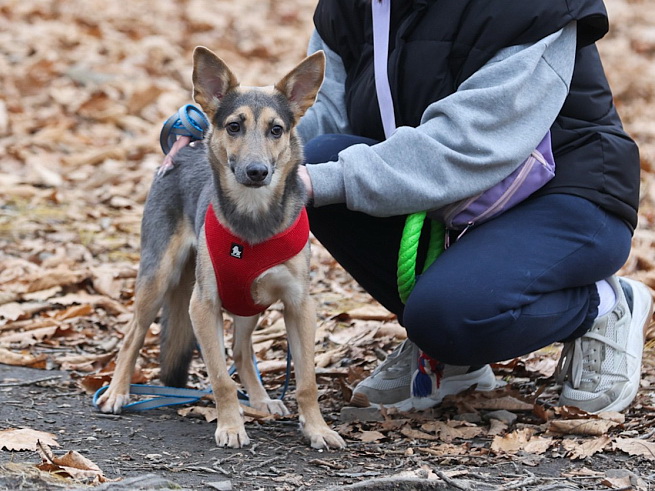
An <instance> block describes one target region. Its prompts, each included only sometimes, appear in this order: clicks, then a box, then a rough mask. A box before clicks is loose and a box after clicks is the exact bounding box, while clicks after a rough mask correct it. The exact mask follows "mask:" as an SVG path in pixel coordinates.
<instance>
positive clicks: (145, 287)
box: [97, 275, 164, 414]
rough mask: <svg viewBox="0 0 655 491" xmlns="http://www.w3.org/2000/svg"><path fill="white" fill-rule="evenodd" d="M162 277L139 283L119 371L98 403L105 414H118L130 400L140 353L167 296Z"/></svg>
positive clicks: (120, 352)
mask: <svg viewBox="0 0 655 491" xmlns="http://www.w3.org/2000/svg"><path fill="white" fill-rule="evenodd" d="M160 276H161V275H156V276H154V277H146V278H144V277H139V278H138V279H137V288H136V297H135V303H134V317H133V318H132V321H131V322H130V324H129V326H128V328H127V334H126V336H125V339H124V340H123V345H122V347H121V349H120V351H119V353H118V358H117V361H116V369H115V371H114V375H113V377H112V380H111V383H110V384H109V389H107V391H106V392H104V393H103V394H102V395H101V396H100V398H99V399H98V402H97V407H98V409H99V410H100V411H102V412H103V413H114V414H118V413H120V412H121V409H122V408H123V406H124V405H126V404H127V403H128V402H129V399H130V382H131V380H132V375H133V373H134V366H135V365H136V361H137V358H138V356H139V351H140V350H141V347H142V346H143V341H144V339H145V337H146V333H147V332H148V328H149V327H150V325H151V324H152V323H153V322H154V321H155V318H156V317H157V313H158V312H159V309H160V308H161V306H162V303H163V298H164V294H163V292H162V290H163V289H164V287H163V286H162V285H161V283H162V281H163V280H162V278H160Z"/></svg>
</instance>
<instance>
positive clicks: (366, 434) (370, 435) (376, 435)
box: [356, 431, 386, 443]
mask: <svg viewBox="0 0 655 491" xmlns="http://www.w3.org/2000/svg"><path fill="white" fill-rule="evenodd" d="M356 437H357V438H359V439H360V440H361V441H363V442H364V443H371V442H378V441H380V440H383V439H384V438H386V437H385V436H384V434H382V433H380V432H379V431H362V432H361V433H359V434H357V435H356Z"/></svg>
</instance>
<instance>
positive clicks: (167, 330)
mask: <svg viewBox="0 0 655 491" xmlns="http://www.w3.org/2000/svg"><path fill="white" fill-rule="evenodd" d="M193 256H194V257H191V258H189V259H188V260H187V263H186V264H185V265H184V267H183V268H182V274H181V276H180V283H179V285H178V287H177V288H174V289H169V291H168V292H167V293H166V299H165V301H164V307H163V311H162V316H161V335H160V339H161V352H160V366H161V372H160V374H159V378H160V380H161V382H162V383H163V384H164V385H168V386H170V387H184V386H186V382H187V378H188V375H189V364H190V363H191V359H192V358H193V352H194V350H195V348H196V339H195V336H194V334H193V326H192V324H191V318H190V317H189V301H190V299H191V293H192V292H193V282H194V277H195V275H194V264H195V255H193Z"/></svg>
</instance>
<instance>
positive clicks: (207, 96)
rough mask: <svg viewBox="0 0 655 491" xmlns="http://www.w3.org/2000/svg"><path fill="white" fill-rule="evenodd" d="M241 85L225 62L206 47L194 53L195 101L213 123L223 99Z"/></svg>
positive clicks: (199, 48)
mask: <svg viewBox="0 0 655 491" xmlns="http://www.w3.org/2000/svg"><path fill="white" fill-rule="evenodd" d="M237 85H239V82H238V81H237V78H236V77H235V76H234V74H233V73H232V72H231V71H230V69H229V68H228V67H227V65H226V64H225V62H224V61H223V60H221V59H220V58H219V57H218V56H216V55H215V54H214V53H213V52H212V51H211V50H209V49H207V48H205V47H204V46H198V47H197V48H196V49H195V50H194V51H193V99H194V100H195V101H196V102H197V103H198V104H200V107H202V109H203V111H204V112H205V114H207V116H208V117H209V120H210V121H213V119H214V115H215V114H216V110H217V109H218V106H219V105H220V103H221V99H222V98H223V97H224V96H225V94H227V93H228V92H229V91H230V90H232V89H233V88H235V87H236V86H237Z"/></svg>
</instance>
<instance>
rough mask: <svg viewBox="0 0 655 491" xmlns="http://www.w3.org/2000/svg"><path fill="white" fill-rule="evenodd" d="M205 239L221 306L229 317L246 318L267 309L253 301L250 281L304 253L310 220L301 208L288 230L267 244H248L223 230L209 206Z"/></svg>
mask: <svg viewBox="0 0 655 491" xmlns="http://www.w3.org/2000/svg"><path fill="white" fill-rule="evenodd" d="M205 238H206V240H207V248H208V250H209V257H211V260H212V264H213V265H214V273H215V274H216V284H217V285H218V294H219V296H220V298H221V302H222V303H223V307H224V308H225V309H226V310H227V311H229V312H230V313H232V314H236V315H241V316H244V317H248V316H251V315H255V314H259V313H261V312H263V311H264V310H266V309H267V308H268V307H269V306H268V305H258V304H256V303H255V302H254V300H253V298H252V294H251V287H252V282H253V281H255V278H257V277H258V276H259V275H260V274H262V273H263V272H264V271H266V270H267V269H270V268H272V267H273V266H276V265H278V264H281V263H283V262H285V261H287V260H288V259H291V258H292V257H293V256H295V255H296V254H298V253H299V252H300V251H302V250H303V248H304V247H305V245H306V244H307V240H308V239H309V220H308V219H307V211H306V210H305V208H303V209H302V210H301V212H300V215H298V218H297V219H296V221H295V222H294V224H293V225H291V227H289V228H288V229H286V230H284V231H283V232H280V233H279V234H277V235H275V236H273V237H271V238H270V239H269V240H267V241H266V242H262V243H260V244H255V245H251V244H248V243H247V242H245V241H244V240H243V239H241V238H240V237H237V236H236V235H234V234H233V233H232V232H230V231H229V230H228V229H227V228H225V227H224V226H223V224H222V223H220V222H219V221H218V219H217V218H216V214H215V213H214V208H213V207H212V205H211V204H210V205H209V207H208V208H207V213H206V215H205Z"/></svg>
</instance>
